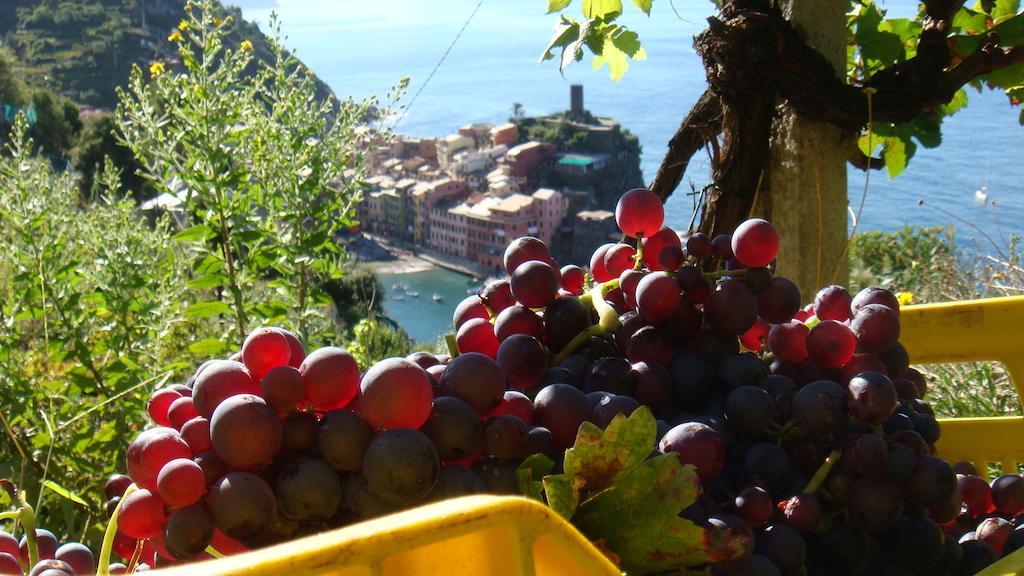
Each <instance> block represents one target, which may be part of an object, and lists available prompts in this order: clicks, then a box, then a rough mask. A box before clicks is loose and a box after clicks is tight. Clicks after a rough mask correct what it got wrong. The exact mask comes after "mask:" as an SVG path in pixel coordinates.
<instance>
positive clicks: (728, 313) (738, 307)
mask: <svg viewBox="0 0 1024 576" xmlns="http://www.w3.org/2000/svg"><path fill="white" fill-rule="evenodd" d="M704 315H705V317H706V318H707V321H708V324H709V325H710V326H711V328H712V329H713V330H714V331H715V332H717V333H718V334H720V335H722V336H739V335H740V334H743V333H744V332H746V331H747V330H749V329H750V327H751V326H753V325H754V322H755V321H757V297H756V296H754V293H753V292H751V291H750V288H748V287H747V285H746V284H744V283H743V282H740V281H739V280H720V281H719V282H718V284H717V285H716V286H715V291H714V292H712V293H711V294H709V295H708V297H707V299H706V300H705V301H704Z"/></svg>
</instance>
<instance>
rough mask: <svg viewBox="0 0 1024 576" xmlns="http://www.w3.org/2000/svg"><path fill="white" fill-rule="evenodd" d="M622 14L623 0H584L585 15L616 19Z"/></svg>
mask: <svg viewBox="0 0 1024 576" xmlns="http://www.w3.org/2000/svg"><path fill="white" fill-rule="evenodd" d="M619 14H622V0H583V16H585V17H586V18H588V19H590V18H601V19H604V20H614V19H615V18H616V17H617V16H618V15H619Z"/></svg>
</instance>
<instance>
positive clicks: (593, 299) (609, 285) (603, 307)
mask: <svg viewBox="0 0 1024 576" xmlns="http://www.w3.org/2000/svg"><path fill="white" fill-rule="evenodd" d="M618 287H619V280H618V279H617V278H616V279H614V280H609V281H607V282H605V283H603V284H597V285H595V286H594V287H593V288H591V289H590V292H588V293H586V294H584V295H582V296H580V302H582V303H583V304H584V305H589V306H590V307H592V308H593V309H594V310H596V311H597V316H598V323H597V324H594V325H593V326H590V327H588V328H587V329H586V330H583V331H582V332H580V333H579V334H577V335H576V336H574V337H573V339H572V340H570V341H569V343H568V344H566V345H565V348H562V351H561V352H559V353H558V355H557V356H555V365H556V366H557V365H558V364H560V363H561V362H562V360H565V359H566V358H567V357H568V356H569V355H570V354H572V353H573V352H575V351H576V350H577V349H579V347H580V346H582V345H583V344H585V343H586V342H587V340H590V338H592V337H594V336H599V337H604V336H607V335H608V334H611V333H612V332H614V331H616V330H618V329H619V315H618V314H617V313H616V312H615V309H614V308H612V307H611V305H610V304H608V303H607V302H605V300H604V296H605V294H607V293H608V292H609V291H611V290H614V289H615V288H618Z"/></svg>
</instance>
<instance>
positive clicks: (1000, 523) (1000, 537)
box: [974, 517, 1013, 556]
mask: <svg viewBox="0 0 1024 576" xmlns="http://www.w3.org/2000/svg"><path fill="white" fill-rule="evenodd" d="M1011 532H1013V524H1010V523H1009V522H1007V521H1006V520H1003V519H1002V518H999V517H996V518H985V519H984V520H982V521H981V523H980V524H978V527H977V528H975V530H974V533H975V534H976V535H977V537H978V540H980V541H982V542H985V543H986V544H988V545H989V546H991V547H993V548H995V550H996V554H999V555H1000V556H1002V554H1003V546H1005V545H1006V539H1007V538H1009V537H1010V533H1011Z"/></svg>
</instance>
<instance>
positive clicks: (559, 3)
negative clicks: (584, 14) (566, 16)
mask: <svg viewBox="0 0 1024 576" xmlns="http://www.w3.org/2000/svg"><path fill="white" fill-rule="evenodd" d="M569 4H572V0H548V14H551V13H552V12H558V11H559V10H562V9H563V8H565V7H566V6H568V5H569Z"/></svg>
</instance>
